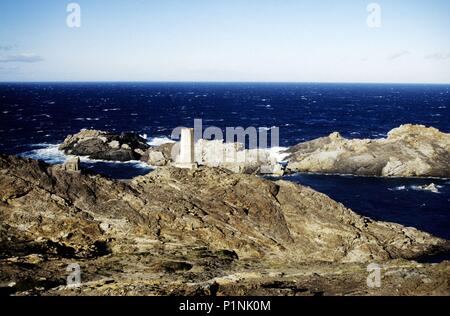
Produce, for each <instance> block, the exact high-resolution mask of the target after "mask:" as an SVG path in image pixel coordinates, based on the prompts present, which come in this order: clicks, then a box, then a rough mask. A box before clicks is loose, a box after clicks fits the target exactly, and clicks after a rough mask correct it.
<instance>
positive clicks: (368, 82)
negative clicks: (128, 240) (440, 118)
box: [0, 80, 450, 85]
mask: <svg viewBox="0 0 450 316" xmlns="http://www.w3.org/2000/svg"><path fill="white" fill-rule="evenodd" d="M20 83H24V84H26V83H164V84H167V83H205V84H207V83H212V84H227V83H228V84H365V85H371V84H373V85H377V84H378V85H389V84H392V85H450V82H389V81H388V82H371V81H361V82H355V81H232V80H230V81H207V80H197V81H192V80H25V81H19V80H11V81H1V80H0V84H20Z"/></svg>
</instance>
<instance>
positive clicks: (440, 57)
mask: <svg viewBox="0 0 450 316" xmlns="http://www.w3.org/2000/svg"><path fill="white" fill-rule="evenodd" d="M449 58H450V54H448V53H434V54H430V55H426V56H425V59H433V60H444V59H449Z"/></svg>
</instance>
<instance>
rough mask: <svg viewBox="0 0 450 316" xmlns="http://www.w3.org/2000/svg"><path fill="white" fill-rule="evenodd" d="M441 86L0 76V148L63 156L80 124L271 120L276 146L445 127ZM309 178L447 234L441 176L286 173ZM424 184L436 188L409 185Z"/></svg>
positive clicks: (447, 113)
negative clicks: (9, 79)
mask: <svg viewBox="0 0 450 316" xmlns="http://www.w3.org/2000/svg"><path fill="white" fill-rule="evenodd" d="M449 90H450V85H391V84H370V85H369V84H282V83H277V84H268V83H267V84H266V83H257V84H249V83H233V84H230V83H27V84H18V83H3V84H0V152H2V153H9V154H21V155H25V156H28V157H33V158H39V159H43V160H46V161H48V162H60V161H62V160H64V156H62V155H61V154H60V153H58V151H57V149H56V147H55V146H54V144H57V143H60V142H61V141H62V140H63V139H64V138H65V136H66V135H68V134H71V133H76V132H78V131H79V130H80V129H82V128H95V129H102V130H108V131H116V132H122V131H134V132H137V133H139V134H141V135H144V134H146V135H147V136H148V140H149V142H152V141H153V142H157V141H158V140H160V139H162V138H166V137H168V136H169V135H170V133H171V131H172V129H173V128H174V127H177V126H192V125H193V120H194V118H201V119H203V125H204V127H205V128H206V127H208V126H218V127H221V128H225V127H228V126H230V127H237V126H242V127H249V126H254V127H272V126H278V127H279V128H280V145H281V146H291V145H294V144H296V143H298V142H301V141H305V140H310V139H313V138H316V137H321V136H325V135H328V134H329V133H331V132H334V131H339V132H340V133H341V134H342V135H343V136H345V137H349V138H361V137H370V138H380V137H384V136H386V133H387V132H388V131H389V130H391V129H392V128H395V127H398V126H399V125H401V124H404V123H415V124H424V125H429V126H434V127H436V128H439V129H440V130H441V131H445V132H450V92H449ZM83 166H84V168H89V169H93V170H95V171H99V172H102V173H105V174H107V175H109V176H112V177H116V178H130V177H133V176H135V175H138V174H145V173H147V172H149V171H150V169H149V168H145V167H144V166H142V164H139V163H133V162H131V163H127V164H112V163H107V162H95V161H89V160H83ZM288 179H289V180H292V181H296V182H299V183H302V184H306V185H309V186H311V187H313V188H315V189H317V190H319V191H321V192H323V193H326V194H328V195H329V196H331V197H332V198H334V199H336V200H338V201H340V202H342V203H344V204H345V205H346V206H348V207H350V208H352V209H354V210H355V211H357V212H359V213H361V214H363V215H367V216H370V217H372V218H375V219H382V220H388V221H393V222H398V223H401V224H404V225H408V226H415V227H417V228H420V229H422V230H425V231H429V232H431V233H433V234H435V235H438V236H441V237H445V238H448V239H450V182H449V181H448V180H435V179H433V180H415V179H377V178H359V177H339V176H314V175H296V176H291V177H288ZM431 182H434V183H435V184H437V185H439V186H440V191H441V193H439V194H437V193H431V192H427V191H421V190H418V189H417V186H418V185H421V184H425V183H426V184H428V183H431Z"/></svg>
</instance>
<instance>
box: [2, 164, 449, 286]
mask: <svg viewBox="0 0 450 316" xmlns="http://www.w3.org/2000/svg"><path fill="white" fill-rule="evenodd" d="M0 198H1V200H0V220H1V226H0V227H1V229H0V270H1V272H2V273H1V278H0V283H1V284H12V282H16V284H21V286H20V287H16V291H17V289H22V290H24V289H27V286H26V285H24V282H25V281H23V279H24V278H25V279H26V280H28V281H26V282H25V284H32V285H33V286H34V284H38V283H39V282H38V281H36V280H35V279H34V278H35V277H36V278H37V277H39V278H41V277H44V276H43V275H40V274H39V273H36V272H34V273H29V270H27V269H25V268H23V267H26V266H27V265H26V264H24V263H23V262H28V263H27V264H31V263H29V262H30V261H31V262H32V264H33V265H34V266H35V267H36V268H35V271H37V270H39V269H42V273H44V272H45V273H47V272H48V271H53V270H55V269H56V270H55V272H54V274H55V275H61V274H62V273H64V271H65V270H63V271H60V270H57V269H61V265H62V266H64V263H68V262H73V261H74V260H76V262H78V261H79V262H82V263H84V265H85V266H87V267H89V268H86V269H87V270H88V271H85V273H86V274H87V275H91V276H92V278H93V279H95V278H98V277H99V276H98V274H96V273H95V271H108V272H107V275H109V278H113V281H112V282H113V283H114V282H115V281H114V280H119V279H121V278H125V277H126V278H131V279H133V276H132V275H134V278H136V276H137V275H141V276H142V273H143V272H142V271H140V270H137V269H138V268H139V267H141V266H143V267H145V268H143V269H144V271H147V273H149V274H152V273H153V274H155V273H157V274H158V273H159V274H160V273H163V274H164V273H166V274H167V275H170V274H172V273H174V272H176V273H184V272H182V271H185V272H186V273H188V272H189V273H190V275H191V276H190V279H191V280H192V278H194V279H195V280H197V281H195V282H203V281H201V280H205V278H209V277H211V278H213V277H214V278H216V277H220V276H223V275H225V274H227V273H231V274H232V273H238V271H240V269H243V265H244V266H245V262H247V263H248V262H259V264H260V265H261V269H268V268H269V267H278V268H277V269H278V270H280V269H281V270H282V271H284V270H285V269H287V268H288V267H290V266H292V265H294V266H295V265H297V266H298V265H299V264H315V263H316V262H328V263H330V264H336V263H362V262H373V261H377V262H384V261H389V260H391V259H395V258H397V259H402V258H403V259H411V258H417V257H421V256H423V255H425V254H429V253H433V252H436V251H439V250H446V249H447V250H448V249H449V248H448V247H449V244H448V241H445V240H442V239H439V238H435V237H433V236H431V235H429V234H427V233H424V232H420V231H418V230H416V229H414V228H406V227H403V226H401V225H397V224H393V223H385V222H376V221H373V220H371V219H369V218H364V217H361V216H359V215H357V214H355V213H354V212H352V211H351V210H349V209H347V208H345V207H344V206H343V205H341V204H339V203H337V202H335V201H333V200H331V199H330V198H329V197H327V196H326V195H323V194H321V193H318V192H316V191H314V190H312V189H309V188H307V187H303V186H299V185H296V184H293V183H290V182H285V181H277V182H272V181H269V180H264V179H261V178H259V177H255V176H252V175H243V174H234V173H232V172H230V171H227V170H224V169H217V168H207V167H202V168H199V169H194V170H185V169H176V168H171V167H164V168H160V169H157V170H156V171H155V172H153V173H150V174H148V175H146V176H142V177H138V178H135V179H133V180H132V181H131V182H128V183H124V182H119V181H113V180H109V179H106V178H103V177H101V176H98V175H90V174H85V173H82V172H81V173H80V172H66V171H64V170H63V169H62V168H59V167H54V166H49V165H47V164H45V163H42V162H37V161H33V160H28V159H23V158H17V157H11V156H0ZM130 260H131V261H130ZM133 260H135V261H133ZM241 260H244V261H242V265H241V263H240V262H241ZM21 262H22V263H21ZM133 262H134V263H133ZM16 263H17V264H16ZM19 263H21V264H19ZM124 266H126V268H125V267H124ZM133 267H134V268H133ZM283 267H284V268H283ZM52 269H53V270H52ZM63 269H64V268H63ZM130 269H131V270H130ZM133 269H135V270H133ZM255 269H256V268H255ZM244 270H245V269H244ZM39 271H40V270H39ZM125 271H126V273H125ZM132 271H134V272H132ZM45 273H44V274H45ZM45 275H47V274H45ZM47 277H48V275H47ZM158 278H159V277H158ZM29 280H31V281H33V280H34V281H33V282H31V281H29ZM122 280H123V279H122ZM35 281H36V282H35ZM20 282H22V283H20ZM27 282H28V283H27ZM1 284H0V288H1ZM108 284H109V283H108ZM126 284H130V283H129V281H128V283H126ZM199 284H200V283H199ZM57 285H59V284H58V282H53V283H52V282H50V283H49V284H47V285H45V286H37V287H39V288H44V289H45V288H46V286H48V288H52V287H55V286H57ZM105 285H106V284H105ZM33 286H31V287H32V288H34V287H33ZM13 288H14V286H13ZM162 288H163V286H162V285H161V291H162ZM62 290H64V288H62Z"/></svg>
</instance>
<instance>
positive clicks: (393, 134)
mask: <svg viewBox="0 0 450 316" xmlns="http://www.w3.org/2000/svg"><path fill="white" fill-rule="evenodd" d="M288 153H289V154H290V156H289V157H288V158H287V159H288V161H289V163H288V167H287V168H288V169H289V170H290V171H291V172H299V171H300V172H317V173H337V174H353V175H363V176H385V177H444V178H450V134H447V133H442V132H440V131H439V130H437V129H435V128H432V127H425V126H423V125H411V124H407V125H402V126H400V127H398V128H395V129H393V130H391V131H390V132H389V133H388V137H387V138H386V139H351V140H350V139H345V138H343V137H342V136H341V135H340V134H339V133H333V134H331V135H330V136H328V137H322V138H318V139H315V140H312V141H309V142H304V143H300V144H298V145H296V146H293V147H291V148H290V149H289V150H288Z"/></svg>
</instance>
